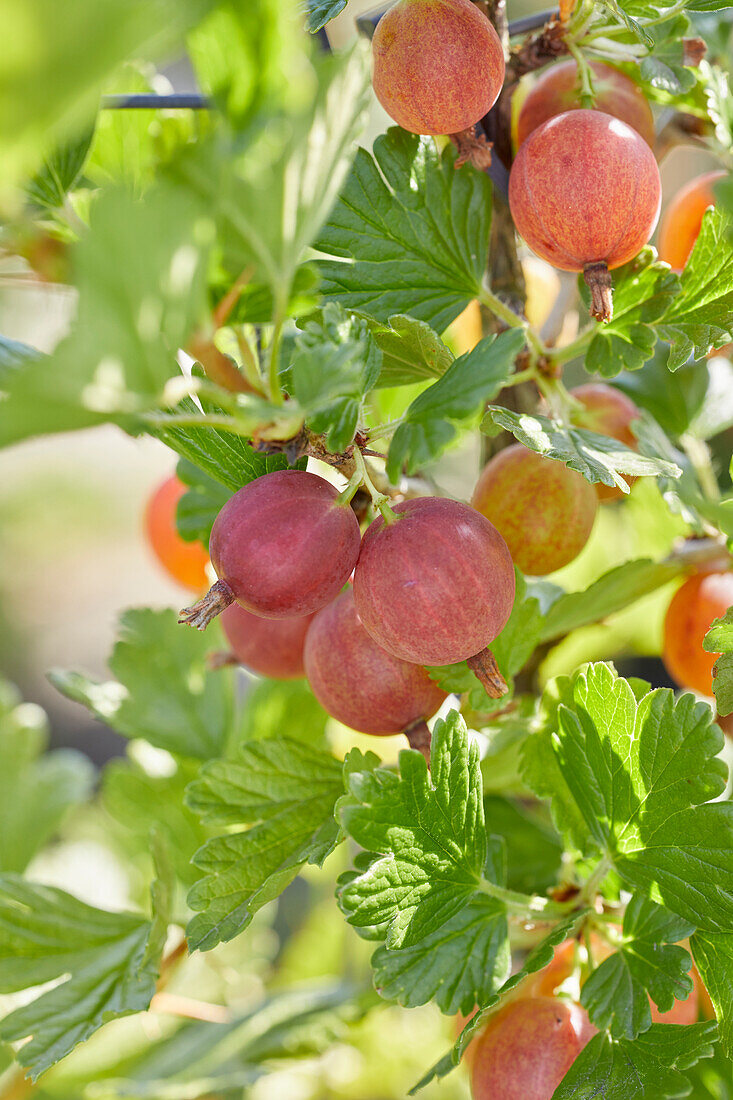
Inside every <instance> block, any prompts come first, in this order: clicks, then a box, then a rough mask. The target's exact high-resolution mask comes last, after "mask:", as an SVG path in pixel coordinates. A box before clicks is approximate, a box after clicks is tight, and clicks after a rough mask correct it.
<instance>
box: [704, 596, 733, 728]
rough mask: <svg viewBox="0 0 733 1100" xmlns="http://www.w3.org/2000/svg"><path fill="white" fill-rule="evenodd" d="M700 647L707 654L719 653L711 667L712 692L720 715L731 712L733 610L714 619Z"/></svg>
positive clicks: (732, 701)
mask: <svg viewBox="0 0 733 1100" xmlns="http://www.w3.org/2000/svg"><path fill="white" fill-rule="evenodd" d="M702 647H703V649H704V650H706V651H707V652H708V653H719V654H720V657H718V659H717V661H716V662H715V665H714V667H713V691H714V693H715V700H716V702H717V704H718V712H719V713H720V714H730V713H731V712H732V711H733V608H732V607H729V608H728V610H727V611H726V613H725V615H723V617H722V618H720V619H716V620H715V621H714V622H713V623H712V625H711V627H710V629H709V630H708V632H707V634H706V635H705V637H704V638H703V643H702Z"/></svg>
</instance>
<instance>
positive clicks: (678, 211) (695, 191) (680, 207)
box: [657, 171, 725, 271]
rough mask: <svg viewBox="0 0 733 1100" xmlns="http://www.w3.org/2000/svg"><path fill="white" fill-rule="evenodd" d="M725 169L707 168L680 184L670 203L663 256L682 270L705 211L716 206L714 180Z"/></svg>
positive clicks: (661, 230)
mask: <svg viewBox="0 0 733 1100" xmlns="http://www.w3.org/2000/svg"><path fill="white" fill-rule="evenodd" d="M724 175H725V172H722V171H718V172H706V173H705V174H704V175H702V176H696V177H695V179H694V180H690V182H689V183H687V184H685V186H684V187H682V188H680V190H679V191H678V192H677V194H676V195H675V196H674V198H673V199H672V201H671V202H670V203H669V205H668V206H667V209H666V210H665V212H664V217H663V218H662V224H661V225H660V227H659V243H658V245H657V251H658V252H659V259H660V260H664V261H665V263H668V264H669V266H670V267H671V268H672V270H673V271H681V270H682V268H683V267H684V266H685V264H686V263H687V261H688V259H689V258H690V253H691V252H692V249H693V247H694V245H695V241H696V240H697V238H698V235H699V233H700V230H701V228H702V219H703V216H704V214H705V211H706V210H708V209H709V208H710V207H711V206H715V192H714V191H713V186H714V184H715V183H716V182H717V181H718V180H719V179H722V178H723V176H724Z"/></svg>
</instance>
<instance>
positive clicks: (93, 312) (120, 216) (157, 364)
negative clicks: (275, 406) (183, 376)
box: [0, 5, 206, 446]
mask: <svg viewBox="0 0 733 1100" xmlns="http://www.w3.org/2000/svg"><path fill="white" fill-rule="evenodd" d="M105 6H106V5H105ZM205 230H206V223H205V219H204V218H203V216H202V214H201V211H200V210H198V209H197V208H196V206H195V205H194V204H193V203H192V202H191V200H190V199H189V198H186V197H184V196H182V195H181V194H176V193H175V192H173V191H172V190H171V189H170V188H169V187H165V186H161V187H157V188H156V189H155V190H154V191H150V192H149V193H148V195H147V197H146V199H145V200H144V201H137V202H135V201H133V199H132V197H131V196H130V195H129V194H127V193H126V192H124V191H117V190H111V191H108V192H106V193H105V194H103V195H102V196H101V197H100V198H99V199H98V201H97V202H96V203H95V205H94V210H93V213H92V219H91V228H90V232H89V234H88V236H87V237H85V238H84V239H83V240H82V241H81V242H80V243H79V244H78V245H77V246H76V267H77V270H78V285H79V304H78V311H77V319H76V323H75V324H74V327H73V329H72V332H71V334H70V335H69V336H67V337H66V339H64V340H62V342H61V343H60V344H59V346H58V348H57V349H56V351H55V352H54V353H53V355H50V356H47V357H44V358H42V359H36V360H29V361H28V362H27V363H26V364H25V366H24V367H23V368H22V369H20V370H18V371H16V372H14V373H12V374H10V375H8V376H7V377H6V379H5V388H6V393H7V397H6V399H5V400H4V401H3V402H2V403H1V404H0V445H2V446H7V445H8V444H9V443H16V442H18V441H19V440H21V439H25V438H27V437H28V436H33V435H40V434H43V433H49V432H60V431H68V430H72V429H75V428H85V427H91V426H92V425H94V424H101V423H103V422H104V421H109V420H112V421H119V422H128V421H129V418H130V416H131V414H134V412H135V411H136V410H137V409H139V408H140V407H141V406H143V407H146V406H150V405H154V404H156V403H159V402H160V401H161V400H162V393H163V388H164V386H165V383H166V382H167V381H168V379H169V378H171V377H173V376H180V369H179V367H178V364H177V362H176V354H177V351H178V349H179V348H180V347H182V346H183V345H184V344H185V342H186V337H187V334H188V332H189V330H190V329H191V328H192V327H193V325H194V323H195V321H196V319H197V317H198V316H199V314H200V312H201V311H202V310H203V308H204V287H203V269H202V260H203V255H204V254H203V251H202V249H201V238H202V234H205Z"/></svg>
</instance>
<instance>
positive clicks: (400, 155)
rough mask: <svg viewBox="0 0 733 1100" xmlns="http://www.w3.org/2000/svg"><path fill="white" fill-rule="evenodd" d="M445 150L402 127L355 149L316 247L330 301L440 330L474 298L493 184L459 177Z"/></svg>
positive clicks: (477, 175) (473, 175)
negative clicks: (401, 316) (406, 318)
mask: <svg viewBox="0 0 733 1100" xmlns="http://www.w3.org/2000/svg"><path fill="white" fill-rule="evenodd" d="M454 160H455V154H454V152H453V151H452V149H451V148H450V147H449V148H448V149H446V150H445V152H444V153H443V154H442V156H441V155H439V154H438V152H437V149H436V146H435V142H434V140H433V139H432V138H418V137H416V136H415V135H413V134H408V133H407V131H405V130H400V129H399V128H397V127H393V128H391V129H390V130H389V131H388V132H387V133H386V134H383V135H381V136H380V137H378V138H377V140H376V141H375V143H374V155H373V157H372V156H370V154H369V153H367V152H366V151H365V150H364V149H359V151H358V152H357V155H356V159H355V161H354V165H353V168H352V171H351V175H350V176H349V178H348V180H347V181H346V184H345V186H344V188H343V191H342V193H341V197H340V199H339V201H338V202H337V204H336V206H335V208H334V210H333V211H332V213H331V216H330V219H329V221H328V223H327V225H326V226H325V227H324V229H323V230H322V232H321V233H320V235H319V237H318V240H317V241H316V248H318V249H320V251H321V252H324V253H326V254H327V255H328V256H334V257H340V258H344V259H348V260H350V261H353V262H348V263H344V262H341V260H320V261H319V266H320V268H321V272H322V274H323V284H322V290H323V293H324V295H325V296H326V297H327V298H328V299H330V300H332V301H337V302H340V303H341V305H343V306H344V307H345V308H346V309H355V310H363V311H364V312H365V313H369V314H371V315H372V316H373V317H376V318H377V320H379V321H387V320H388V319H389V318H390V317H392V316H394V315H395V314H400V313H409V314H410V315H411V316H412V317H416V318H417V319H418V320H420V321H425V322H427V323H428V324H430V325H431V326H432V327H433V328H434V329H435V330H436V331H437V332H442V331H443V330H444V329H445V328H447V326H448V325H449V324H450V322H451V321H452V320H454V319H455V318H456V317H457V316H458V314H459V313H461V312H462V311H463V310H464V309H465V308H466V306H467V305H468V303H469V302H470V301H471V300H472V299H474V298H476V297H477V296H478V294H479V293H480V290H481V284H482V280H483V275H484V269H485V266H486V256H487V249H488V239H489V225H490V219H491V184H490V182H489V179H488V177H487V176H486V175H485V174H484V173H482V172H468V171H465V170H464V169H461V170H460V171H458V172H456V171H455V169H454V167H453V164H454Z"/></svg>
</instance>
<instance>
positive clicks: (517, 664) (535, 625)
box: [491, 568, 545, 679]
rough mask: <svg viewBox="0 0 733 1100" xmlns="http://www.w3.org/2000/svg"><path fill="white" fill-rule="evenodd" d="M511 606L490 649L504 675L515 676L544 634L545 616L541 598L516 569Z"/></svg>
mask: <svg viewBox="0 0 733 1100" xmlns="http://www.w3.org/2000/svg"><path fill="white" fill-rule="evenodd" d="M515 573H516V578H517V581H516V590H515V596H514V606H513V607H512V613H511V615H510V616H509V619H508V620H507V622H506V624H505V626H504V627H503V629H502V631H501V633H500V634H497V636H496V638H494V640H493V642H492V643H491V652H492V653H493V654H494V657H496V662H497V664H498V666H499V668H500V670H501V672H502V674H503V675H504V677H505V678H506V677H509V678H510V679H511V678H512V677H513V676H516V675H517V673H518V672H519V671H520V670H521V669H522V668H524V666H525V664H526V663H527V661H528V660H529V658H530V657H531V656H532V654H533V653H534V650H535V649H536V647H537V644H538V642H539V640H540V637H541V636H542V633H543V626H544V621H545V617H544V614H543V612H542V607H541V604H540V601H539V600H538V599H537V597H536V596H535V595H534V593H533V591H532V589H531V588H530V587H529V586H528V585H527V582H526V581H525V579H524V577H523V575H522V574H521V573H520V571H519V570H518V569H516V568H515Z"/></svg>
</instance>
